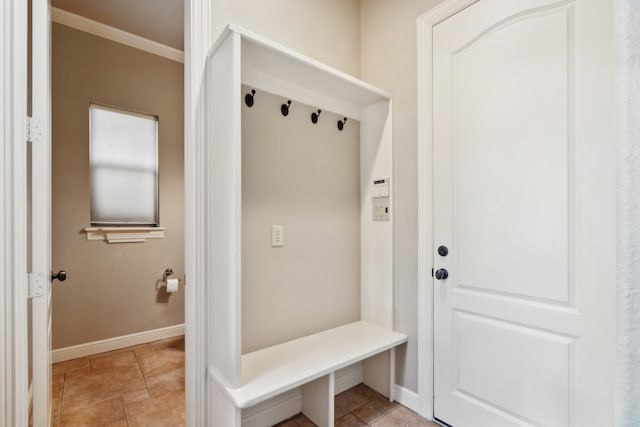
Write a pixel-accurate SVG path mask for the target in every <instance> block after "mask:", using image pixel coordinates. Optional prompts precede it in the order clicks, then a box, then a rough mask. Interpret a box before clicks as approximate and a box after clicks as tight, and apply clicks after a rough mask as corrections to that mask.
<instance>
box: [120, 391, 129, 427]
mask: <svg viewBox="0 0 640 427" xmlns="http://www.w3.org/2000/svg"><path fill="white" fill-rule="evenodd" d="M120 400H122V409H124V422H125V423H127V427H129V413H128V412H127V405H126V404H125V403H124V396H120Z"/></svg>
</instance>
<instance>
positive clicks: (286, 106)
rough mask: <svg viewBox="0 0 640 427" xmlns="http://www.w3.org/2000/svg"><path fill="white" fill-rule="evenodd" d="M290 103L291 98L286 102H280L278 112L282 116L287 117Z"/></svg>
mask: <svg viewBox="0 0 640 427" xmlns="http://www.w3.org/2000/svg"><path fill="white" fill-rule="evenodd" d="M290 105H291V100H289V101H287V103H286V104H282V105H281V106H280V112H281V113H282V115H283V116H285V117H287V116H288V115H289V106H290Z"/></svg>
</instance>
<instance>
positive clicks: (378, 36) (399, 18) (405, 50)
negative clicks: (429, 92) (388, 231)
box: [361, 0, 442, 391]
mask: <svg viewBox="0 0 640 427" xmlns="http://www.w3.org/2000/svg"><path fill="white" fill-rule="evenodd" d="M441 1H442V0H402V1H389V0H363V1H362V2H361V12H362V13H361V19H362V21H361V28H362V35H361V42H362V51H361V57H362V79H363V80H365V81H368V82H370V83H373V84H374V85H376V86H379V87H381V88H383V89H384V90H386V91H388V92H389V93H391V95H392V97H393V144H394V165H393V166H394V178H395V179H394V191H395V286H396V311H395V312H396V316H395V322H396V328H397V329H398V330H399V331H402V332H404V333H406V334H408V335H409V342H408V344H407V345H406V346H405V347H403V348H401V349H400V351H398V353H397V359H396V360H397V365H396V366H397V372H396V381H397V383H398V384H400V385H403V386H404V387H407V388H409V389H411V390H413V391H417V390H418V335H417V334H418V160H417V159H418V144H417V126H418V125H417V80H416V79H417V77H416V67H417V63H416V58H417V51H416V49H417V48H416V37H417V36H416V18H417V17H418V16H420V15H422V14H423V13H425V12H427V11H428V10H429V9H431V8H433V7H434V6H435V5H436V4H438V3H440V2H441Z"/></svg>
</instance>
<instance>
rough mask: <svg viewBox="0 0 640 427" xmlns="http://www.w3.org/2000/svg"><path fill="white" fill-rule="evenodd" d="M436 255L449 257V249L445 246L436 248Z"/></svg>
mask: <svg viewBox="0 0 640 427" xmlns="http://www.w3.org/2000/svg"><path fill="white" fill-rule="evenodd" d="M438 255H440V256H447V255H449V248H447V247H446V246H440V247H438Z"/></svg>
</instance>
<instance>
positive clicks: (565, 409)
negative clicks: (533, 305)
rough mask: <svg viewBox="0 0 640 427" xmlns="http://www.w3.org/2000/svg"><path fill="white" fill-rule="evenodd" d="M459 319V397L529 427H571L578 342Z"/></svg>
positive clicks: (458, 316)
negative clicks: (573, 369) (573, 362)
mask: <svg viewBox="0 0 640 427" xmlns="http://www.w3.org/2000/svg"><path fill="white" fill-rule="evenodd" d="M454 316H455V325H456V326H455V328H456V329H457V331H456V333H455V334H456V335H457V336H459V341H458V343H457V348H456V350H455V353H456V354H455V355H453V357H454V358H455V359H454V360H455V363H456V365H457V366H456V372H457V381H456V384H457V387H456V391H455V393H457V394H459V395H460V396H461V397H463V398H466V399H469V400H471V401H473V402H474V403H476V404H478V405H482V406H485V407H489V408H491V410H493V411H494V412H495V413H496V414H498V415H503V416H504V417H505V418H510V419H512V420H513V418H514V417H515V418H517V419H520V420H521V422H523V423H524V424H526V425H528V424H534V425H544V426H566V425H568V423H569V402H570V391H571V390H570V382H571V380H570V369H569V366H570V358H571V354H572V343H573V342H574V339H573V338H571V337H567V336H563V335H558V334H555V333H549V332H545V331H540V330H538V329H532V328H528V327H526V326H521V325H516V324H513V323H509V322H505V321H500V320H494V319H491V318H487V317H484V316H478V315H475V314H471V313H466V312H455V313H454ZM504 408H509V409H510V410H506V409H504ZM515 414H518V415H515Z"/></svg>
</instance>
